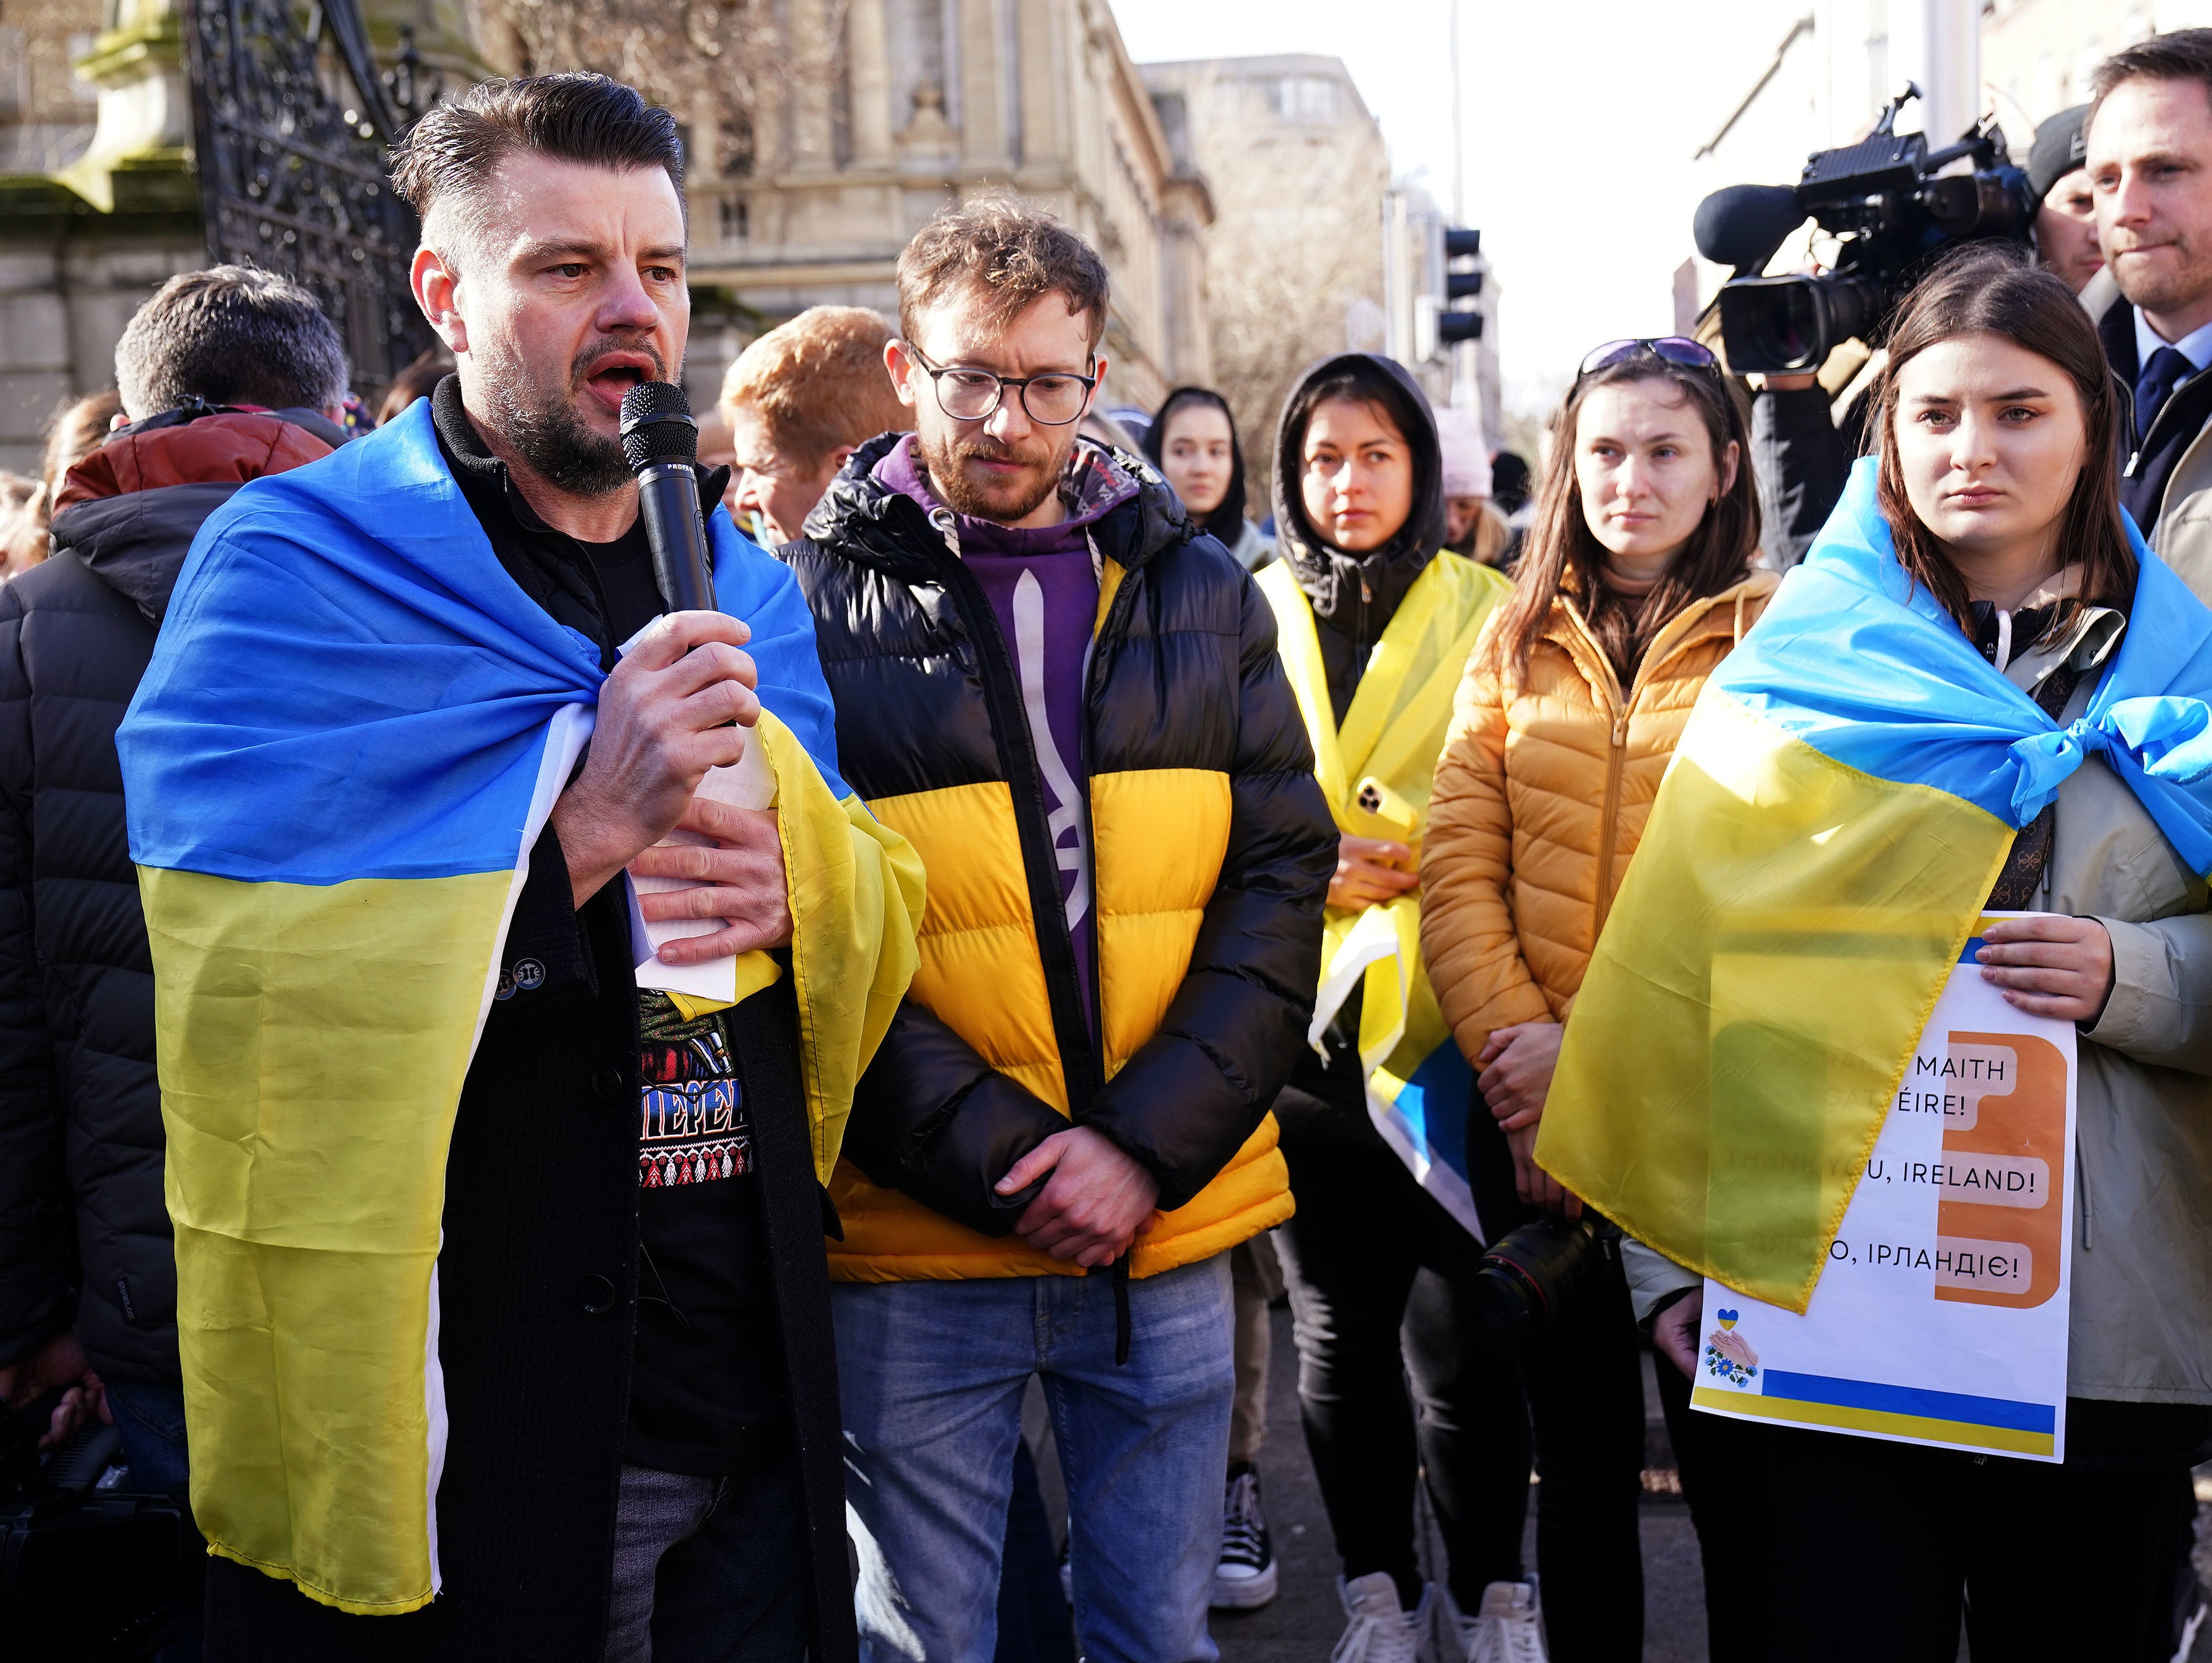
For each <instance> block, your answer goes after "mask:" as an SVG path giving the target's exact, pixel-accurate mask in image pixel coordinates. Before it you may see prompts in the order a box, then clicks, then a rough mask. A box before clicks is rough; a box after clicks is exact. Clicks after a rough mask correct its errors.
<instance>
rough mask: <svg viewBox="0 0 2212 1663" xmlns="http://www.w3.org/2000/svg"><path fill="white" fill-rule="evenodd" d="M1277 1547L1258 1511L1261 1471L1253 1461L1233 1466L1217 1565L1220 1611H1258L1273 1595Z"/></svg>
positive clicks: (1215, 1582)
mask: <svg viewBox="0 0 2212 1663" xmlns="http://www.w3.org/2000/svg"><path fill="white" fill-rule="evenodd" d="M1276 1581H1277V1575H1276V1569H1275V1548H1274V1544H1273V1541H1272V1540H1271V1539H1269V1537H1268V1535H1267V1514H1265V1513H1262V1512H1261V1510H1260V1472H1259V1469H1258V1468H1256V1467H1255V1466H1253V1465H1252V1463H1251V1462H1249V1461H1239V1462H1237V1465H1236V1466H1232V1467H1231V1468H1230V1469H1229V1485H1228V1489H1227V1490H1225V1492H1224V1494H1223V1496H1222V1502H1221V1557H1220V1558H1219V1559H1218V1560H1217V1561H1215V1563H1214V1567H1213V1593H1212V1598H1211V1599H1209V1600H1208V1601H1207V1603H1208V1604H1209V1605H1212V1607H1213V1609H1214V1610H1216V1611H1256V1610H1258V1609H1259V1608H1260V1607H1261V1605H1266V1604H1267V1602H1268V1601H1270V1600H1272V1599H1273V1598H1274V1597H1275V1585H1276Z"/></svg>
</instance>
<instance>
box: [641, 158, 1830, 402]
mask: <svg viewBox="0 0 2212 1663" xmlns="http://www.w3.org/2000/svg"><path fill="white" fill-rule="evenodd" d="M1804 223H1805V209H1803V208H1802V206H1801V205H1800V204H1799V203H1798V201H1797V193H1796V191H1794V190H1792V189H1791V188H1790V186H1788V185H1729V186H1728V187H1727V188H1726V189H1724V190H1720V191H1714V192H1713V193H1712V195H1711V196H1710V197H1706V198H1705V200H1704V201H1703V202H1701V203H1699V204H1698V217H1697V221H1696V223H1695V224H1694V226H1693V227H1692V232H1693V234H1694V235H1695V237H1696V239H1697V244H1698V252H1699V253H1700V254H1702V255H1704V256H1705V258H1707V259H1709V260H1711V261H1712V262H1713V264H1716V265H1732V266H1735V267H1736V268H1737V269H1738V270H1741V269H1743V268H1744V267H1746V266H1749V267H1753V268H1759V267H1763V266H1764V265H1765V264H1766V263H1767V261H1768V260H1770V259H1771V258H1773V255H1774V251H1775V250H1776V249H1778V248H1779V247H1781V246H1782V240H1783V239H1784V237H1786V236H1788V235H1789V234H1790V233H1791V232H1792V231H1795V230H1796V228H1798V227H1799V226H1801V225H1802V224H1804ZM623 405H624V408H625V409H627V408H628V405H629V401H628V400H627V399H625V400H624V401H623Z"/></svg>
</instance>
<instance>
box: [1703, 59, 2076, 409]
mask: <svg viewBox="0 0 2212 1663" xmlns="http://www.w3.org/2000/svg"><path fill="white" fill-rule="evenodd" d="M1920 95H1921V94H1920V88H1918V87H1917V86H1916V85H1914V84H1913V83H1911V82H1906V83H1905V90H1904V91H1903V92H1901V93H1899V94H1898V95H1897V96H1896V97H1895V98H1894V99H1893V100H1890V103H1889V106H1888V107H1887V109H1885V110H1884V111H1883V112H1882V114H1881V120H1880V121H1878V122H1876V123H1875V130H1874V131H1873V132H1872V133H1871V134H1869V136H1868V137H1865V138H1863V139H1861V140H1860V141H1859V142H1858V143H1856V144H1845V145H1840V146H1838V148H1837V149H1832V150H1816V151H1814V153H1813V154H1812V155H1811V156H1809V157H1808V158H1807V160H1806V162H1805V172H1804V174H1803V176H1802V178H1801V179H1799V180H1798V181H1797V184H1796V186H1795V187H1794V188H1793V187H1791V186H1790V185H1729V186H1728V187H1727V188H1726V189H1725V190H1721V191H1714V192H1713V193H1712V195H1711V196H1709V197H1706V198H1705V201H1703V202H1701V203H1699V204H1698V217H1697V223H1696V236H1697V244H1698V252H1699V253H1700V254H1703V255H1704V256H1705V258H1707V259H1709V260H1711V261H1714V262H1715V263H1716V264H1721V265H1732V266H1734V267H1735V270H1736V275H1735V276H1733V277H1731V278H1730V279H1729V281H1728V282H1726V283H1724V284H1723V285H1722V286H1721V293H1720V307H1721V339H1722V342H1723V344H1724V345H1725V346H1726V347H1727V349H1728V362H1729V368H1730V369H1731V370H1733V371H1735V372H1736V373H1739V374H1743V373H1749V372H1752V371H1759V372H1762V373H1767V374H1774V373H1789V372H1792V371H1796V372H1802V371H1805V370H1812V369H1818V368H1819V367H1820V365H1821V363H1822V362H1823V361H1825V360H1826V357H1827V355H1828V354H1829V353H1830V352H1831V351H1832V350H1833V349H1835V348H1836V347H1837V346H1838V345H1839V344H1841V343H1843V342H1845V341H1848V340H1850V338H1851V337H1854V336H1857V337H1859V338H1861V339H1863V340H1871V339H1872V337H1875V336H1877V335H1879V334H1880V332H1881V330H1882V329H1883V327H1884V326H1885V325H1887V322H1888V320H1889V317H1890V314H1891V313H1893V311H1894V310H1895V309H1896V307H1897V304H1898V302H1899V300H1902V299H1904V297H1905V294H1906V292H1907V291H1908V290H1910V289H1911V287H1912V285H1913V283H1914V282H1917V280H1918V279H1919V277H1920V276H1922V274H1923V272H1924V270H1926V268H1927V265H1928V263H1929V259H1930V258H1931V257H1932V256H1934V255H1936V253H1938V252H1941V251H1942V250H1943V249H1945V248H1947V247H1948V246H1951V245H1953V244H1954V243H1960V242H1965V241H1969V240H1973V239H1976V238H2001V239H2008V240H2014V241H2018V242H2025V241H2026V240H2027V236H2028V231H2029V228H2031V227H2032V226H2033V224H2034V222H2035V203H2033V201H2031V200H2030V199H2029V195H2028V186H2027V174H2026V173H2023V172H2022V171H2021V169H2020V168H2018V167H2014V166H2013V165H2012V161H2011V158H2010V156H2009V155H2008V152H2007V150H2006V149H2005V138H2004V133H2003V131H2002V129H2000V128H1999V127H1998V126H1997V125H1996V122H1995V121H1994V120H1993V119H1992V120H1988V121H1984V122H1983V123H1981V124H1978V125H1977V126H1976V127H1975V128H1974V130H1972V131H1971V132H1969V133H1968V134H1967V135H1966V137H1964V138H1962V139H1960V141H1959V142H1958V143H1956V144H1951V145H1947V146H1945V147H1944V148H1943V149H1940V150H1930V149H1929V148H1928V137H1927V135H1926V134H1924V133H1905V134H1902V135H1900V134H1899V133H1898V132H1896V131H1895V130H1894V129H1895V127H1896V124H1897V116H1898V112H1899V111H1900V110H1902V109H1903V108H1904V107H1905V105H1906V104H1907V103H1908V102H1909V101H1910V100H1913V99H1916V98H1917V97H1919V96H1920ZM1967 157H1971V158H1972V160H1973V163H1974V171H1973V172H1972V173H1954V174H1949V175H1946V176H1945V177H1942V178H1940V179H1939V178H1938V177H1936V176H1937V174H1939V173H1942V170H1943V169H1944V168H1945V167H1949V166H1950V165H1951V164H1952V163H1953V162H1954V161H1960V160H1962V159H1965V158H1967ZM1807 215H1811V216H1812V217H1813V218H1814V219H1815V220H1817V221H1818V222H1820V228H1821V229H1822V230H1824V231H1828V232H1831V233H1833V234H1836V235H1837V236H1838V237H1840V238H1841V239H1842V240H1843V246H1842V252H1840V253H1839V254H1838V257H1837V258H1836V262H1835V264H1834V266H1833V268H1832V270H1827V271H1824V272H1820V273H1819V274H1817V275H1805V274H1795V275H1791V276H1780V277H1765V276H1759V273H1760V272H1761V271H1763V270H1765V267H1766V263H1767V261H1768V260H1770V259H1771V258H1773V257H1774V251H1775V250H1776V249H1778V248H1779V247H1781V246H1782V243H1783V240H1784V238H1786V237H1788V236H1789V235H1790V233H1791V232H1793V231H1795V230H1796V229H1797V228H1798V227H1799V226H1801V225H1802V224H1804V222H1805V220H1806V216H1807Z"/></svg>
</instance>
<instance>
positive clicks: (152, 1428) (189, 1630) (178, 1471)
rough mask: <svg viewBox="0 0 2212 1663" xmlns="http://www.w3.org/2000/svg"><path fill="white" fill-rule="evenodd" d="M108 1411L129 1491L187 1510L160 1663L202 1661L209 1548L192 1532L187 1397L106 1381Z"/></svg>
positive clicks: (178, 1390) (172, 1390)
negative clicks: (169, 1633)
mask: <svg viewBox="0 0 2212 1663" xmlns="http://www.w3.org/2000/svg"><path fill="white" fill-rule="evenodd" d="M107 1410H108V1412H109V1413H110V1414H112V1415H113V1416H114V1417H115V1429H116V1431H117V1432H118V1433H120V1434H121V1435H122V1438H123V1459H124V1460H125V1461H126V1462H128V1463H129V1464H130V1467H131V1477H130V1479H129V1480H128V1487H129V1488H130V1489H131V1490H133V1491H134V1492H136V1493H137V1494H138V1495H141V1496H145V1495H157V1494H166V1495H167V1496H170V1497H172V1498H173V1500H174V1501H175V1502H176V1503H177V1505H178V1506H179V1508H183V1509H184V1520H183V1525H184V1528H183V1529H182V1531H181V1532H179V1540H178V1545H177V1559H178V1563H177V1599H176V1605H175V1611H176V1617H177V1637H176V1639H175V1640H173V1642H170V1643H169V1644H168V1645H166V1646H164V1647H162V1648H161V1651H160V1652H158V1653H157V1654H155V1658H156V1663H198V1660H199V1655H200V1615H201V1606H202V1604H203V1593H204V1588H205V1586H206V1583H207V1544H206V1543H204V1542H203V1541H202V1540H201V1539H200V1535H199V1533H198V1532H197V1530H195V1529H193V1528H192V1508H191V1483H190V1480H191V1467H190V1466H189V1465H188V1463H187V1462H186V1460H185V1393H184V1388H183V1387H176V1386H154V1385H149V1384H148V1383H147V1382H146V1381H137V1380H111V1381H108V1382H107Z"/></svg>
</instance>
